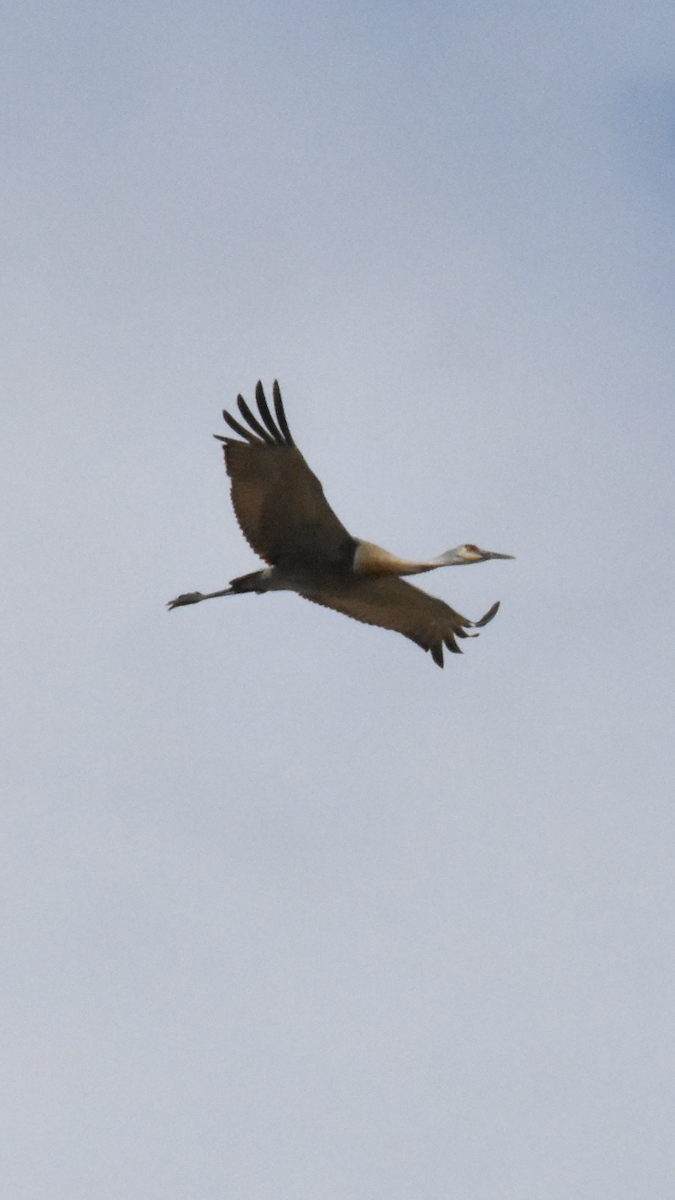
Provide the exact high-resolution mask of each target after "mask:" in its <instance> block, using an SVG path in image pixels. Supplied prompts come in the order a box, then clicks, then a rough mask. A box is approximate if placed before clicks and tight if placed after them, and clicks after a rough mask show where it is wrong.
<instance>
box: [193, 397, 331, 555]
mask: <svg viewBox="0 0 675 1200" xmlns="http://www.w3.org/2000/svg"><path fill="white" fill-rule="evenodd" d="M255 395H256V400H257V403H258V412H259V413H260V417H261V418H262V424H261V422H260V421H259V420H258V419H257V417H255V416H254V414H253V413H252V412H251V410H250V408H249V407H248V405H247V403H246V401H245V400H244V399H243V397H242V396H237V405H238V408H239V411H240V413H241V415H242V417H243V418H244V420H245V421H246V422H247V424H248V426H249V428H248V429H247V428H246V427H245V426H244V425H242V424H240V422H239V421H236V420H235V418H234V417H232V416H230V414H229V413H228V412H224V413H223V416H224V418H225V420H226V422H227V424H228V425H229V426H230V428H231V429H233V430H234V431H235V433H238V434H239V435H240V436H241V437H243V438H244V439H245V441H243V442H239V441H237V440H236V439H235V438H231V437H220V436H219V435H218V434H216V435H215V436H216V437H217V438H218V440H219V441H221V442H224V443H225V445H224V451H225V465H226V467H227V473H228V475H229V476H230V479H231V480H232V505H233V507H234V512H235V516H236V518H237V521H238V522H239V525H240V527H241V531H242V533H243V534H244V537H245V538H246V540H247V542H248V543H249V545H250V546H251V548H252V549H253V550H255V552H256V554H259V555H260V557H261V558H262V559H264V560H265V562H267V563H269V564H270V565H271V566H278V565H279V564H280V563H292V562H294V561H295V562H302V563H323V564H324V565H331V564H333V565H338V564H342V563H344V562H346V561H347V560H350V556H351V554H353V549H354V539H353V538H352V537H351V535H350V534H349V533H348V532H347V530H346V529H345V527H344V525H343V524H342V522H341V521H339V520H338V518H337V517H336V515H335V513H334V512H333V510H332V508H331V507H330V505H329V503H328V501H327V500H326V497H325V496H324V494H323V488H322V486H321V484H320V483H319V480H318V479H317V477H316V475H314V474H313V473H312V471H310V469H309V467H308V466H307V463H306V462H305V460H304V458H303V457H302V454H301V453H300V451H299V450H298V448H297V446H295V444H294V442H293V438H292V437H291V432H290V429H289V428H288V423H287V421H286V414H285V413H284V406H283V403H282V400H281V392H280V390H279V384H278V383H277V382H276V380H275V381H274V410H275V414H276V421H275V419H274V417H273V416H272V414H271V412H270V409H269V406H268V404H267V400H266V399H265V393H264V391H263V388H262V384H261V383H258V385H257V387H256V390H255ZM251 430H252V431H253V432H251Z"/></svg>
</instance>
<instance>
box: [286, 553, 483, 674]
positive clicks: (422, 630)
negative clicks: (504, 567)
mask: <svg viewBox="0 0 675 1200" xmlns="http://www.w3.org/2000/svg"><path fill="white" fill-rule="evenodd" d="M301 594H302V595H303V596H304V597H305V599H306V600H312V601H313V602H314V603H315V604H323V605H324V606H325V607H326V608H334V609H337V611H338V612H341V613H344V614H345V615H346V616H348V617H354V619H355V620H356V621H364V622H365V623H366V624H367V625H380V626H382V628H384V629H394V630H396V632H397V633H402V634H403V636H404V637H407V638H410V640H411V641H413V642H416V643H417V645H418V646H421V647H422V649H423V650H430V651H431V656H432V658H433V660H434V662H435V663H437V664H438V666H439V667H442V666H443V646H444V645H445V646H447V648H448V650H451V651H452V652H453V654H461V650H460V648H459V646H458V645H457V642H456V641H455V637H459V638H466V637H472V636H473V637H476V636H477V635H476V634H468V633H466V630H467V629H470V628H472V627H473V626H474V624H476V625H486V624H487V622H488V621H491V620H492V618H493V617H494V615H495V613H496V612H497V609H498V608H499V603H497V604H495V605H493V607H492V608H491V609H490V611H489V612H487V613H486V614H485V616H484V617H483V618H482V620H480V621H477V622H475V623H474V622H473V621H469V620H467V618H466V617H463V616H461V614H460V613H458V612H455V610H454V608H450V605H449V604H446V603H445V601H444V600H439V598H438V597H437V596H430V595H429V593H428V592H423V591H422V590H421V589H420V588H417V587H413V586H412V584H410V583H406V582H405V580H403V579H400V578H399V577H398V576H397V575H387V576H379V577H378V578H363V579H358V578H353V579H352V580H348V581H345V582H344V583H342V582H340V581H337V582H336V583H335V584H334V585H333V584H331V585H330V586H326V587H325V588H317V589H316V590H314V591H310V590H307V591H303V592H302V593H301Z"/></svg>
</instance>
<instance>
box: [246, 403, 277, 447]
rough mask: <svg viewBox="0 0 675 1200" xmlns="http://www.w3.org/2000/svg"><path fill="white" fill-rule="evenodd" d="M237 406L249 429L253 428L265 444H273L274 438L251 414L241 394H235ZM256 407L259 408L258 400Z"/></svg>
mask: <svg viewBox="0 0 675 1200" xmlns="http://www.w3.org/2000/svg"><path fill="white" fill-rule="evenodd" d="M237 408H238V409H239V412H240V413H241V415H242V417H243V418H244V420H245V421H248V423H249V425H250V426H251V429H253V430H255V432H256V433H257V434H258V437H259V438H261V439H262V441H263V442H264V443H265V445H266V446H273V445H274V443H275V441H276V438H273V437H270V435H269V433H268V432H267V430H266V429H263V427H262V425H261V424H260V421H259V420H258V419H257V417H255V416H254V415H253V413H252V412H251V410H250V408H249V406H248V404H247V403H246V401H245V400H244V397H243V396H237ZM258 408H260V402H258Z"/></svg>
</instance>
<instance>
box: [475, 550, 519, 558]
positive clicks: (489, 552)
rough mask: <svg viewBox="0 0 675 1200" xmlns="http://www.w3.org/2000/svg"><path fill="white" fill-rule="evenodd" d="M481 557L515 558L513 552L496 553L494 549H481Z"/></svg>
mask: <svg viewBox="0 0 675 1200" xmlns="http://www.w3.org/2000/svg"><path fill="white" fill-rule="evenodd" d="M481 554H482V555H483V558H515V557H516V556H515V554H497V551H496V550H481Z"/></svg>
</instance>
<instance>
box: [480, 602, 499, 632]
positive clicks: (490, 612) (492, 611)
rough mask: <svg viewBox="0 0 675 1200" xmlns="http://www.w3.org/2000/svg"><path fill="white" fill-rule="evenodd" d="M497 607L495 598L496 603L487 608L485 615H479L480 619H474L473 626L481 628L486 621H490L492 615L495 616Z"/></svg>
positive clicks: (497, 603)
mask: <svg viewBox="0 0 675 1200" xmlns="http://www.w3.org/2000/svg"><path fill="white" fill-rule="evenodd" d="M498 608H499V600H497V601H496V603H495V604H493V605H492V608H489V609H488V611H487V612H486V614H485V616H484V617H481V619H480V621H474V626H475V628H476V629H481V628H482V626H483V625H487V623H488V621H491V620H492V618H493V617H494V616H496V613H497V609H498Z"/></svg>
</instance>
